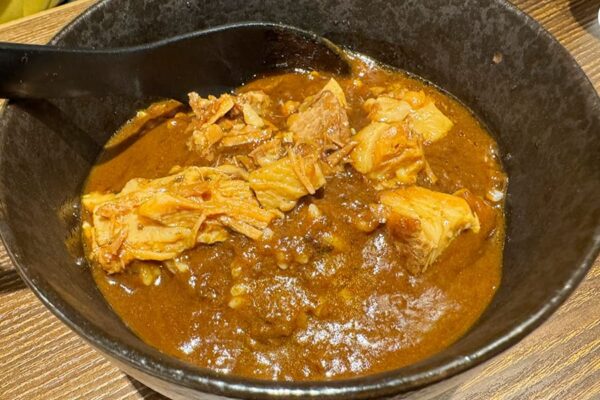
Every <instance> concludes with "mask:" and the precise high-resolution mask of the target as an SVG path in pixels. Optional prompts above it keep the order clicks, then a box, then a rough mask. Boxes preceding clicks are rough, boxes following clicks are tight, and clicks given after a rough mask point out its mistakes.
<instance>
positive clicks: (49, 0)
mask: <svg viewBox="0 0 600 400" xmlns="http://www.w3.org/2000/svg"><path fill="white" fill-rule="evenodd" d="M65 2H66V1H64V0H0V24H2V23H5V22H8V21H12V20H14V19H17V18H23V17H26V16H28V15H31V14H35V13H36V12H39V11H42V10H47V9H48V8H51V7H54V6H56V5H58V4H60V3H65Z"/></svg>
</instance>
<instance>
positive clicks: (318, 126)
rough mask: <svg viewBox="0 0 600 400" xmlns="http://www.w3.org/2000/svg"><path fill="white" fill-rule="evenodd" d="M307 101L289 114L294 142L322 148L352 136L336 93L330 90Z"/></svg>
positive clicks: (339, 145) (333, 147)
mask: <svg viewBox="0 0 600 400" xmlns="http://www.w3.org/2000/svg"><path fill="white" fill-rule="evenodd" d="M305 103H306V104H305ZM305 103H303V104H302V105H301V106H300V111H299V112H298V113H296V114H293V115H291V116H290V117H289V118H288V127H289V129H290V131H291V132H292V134H293V141H294V143H311V144H314V145H315V146H316V147H318V148H319V149H321V151H322V152H325V151H328V150H336V149H337V148H339V147H343V146H344V145H345V144H346V143H347V142H348V141H349V139H350V126H349V123H348V115H347V114H346V110H345V109H344V107H343V105H342V104H341V103H340V101H339V100H338V98H337V97H336V95H335V94H334V93H332V92H331V91H329V90H326V91H323V92H321V93H320V94H318V95H317V96H315V97H314V99H312V100H311V101H310V102H305Z"/></svg>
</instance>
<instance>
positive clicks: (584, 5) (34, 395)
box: [0, 0, 600, 400]
mask: <svg viewBox="0 0 600 400" xmlns="http://www.w3.org/2000/svg"><path fill="white" fill-rule="evenodd" d="M95 2H96V0H80V1H77V2H74V3H70V4H68V5H66V6H63V7H59V8H56V9H53V10H50V11H47V12H43V13H40V14H37V15H34V16H31V17H28V18H26V19H24V20H20V21H15V22H11V23H9V24H4V25H0V41H14V42H21V43H45V42H47V41H48V40H49V39H50V38H51V37H52V36H53V35H54V34H55V33H56V32H57V31H58V30H59V29H60V28H61V27H62V26H64V25H65V24H66V23H68V22H69V21H71V20H72V19H73V18H74V17H76V16H77V15H79V14H80V13H81V12H82V11H84V10H85V9H87V8H88V7H89V6H90V5H92V4H93V3H95ZM515 3H516V4H517V5H518V6H519V7H520V8H521V9H523V10H524V11H526V12H527V13H528V14H530V15H531V16H533V17H534V18H536V19H537V20H538V21H540V22H541V23H542V24H543V25H544V26H545V27H546V28H547V29H548V30H549V31H550V32H551V33H552V34H553V35H555V36H556V37H557V39H558V40H560V42H561V43H562V44H563V45H564V46H565V47H566V48H567V49H568V50H569V51H570V52H571V53H572V54H573V55H574V57H575V59H576V60H577V61H578V62H579V64H580V65H581V66H582V68H583V69H584V71H585V72H586V74H587V75H588V77H589V78H590V80H591V81H592V83H593V85H594V87H595V88H596V90H599V91H600V26H598V23H597V17H596V16H597V12H598V7H600V2H599V1H597V0H555V1H552V0H544V1H539V0H516V1H515ZM599 292H600V259H598V260H596V262H595V264H594V267H593V268H592V270H591V271H590V272H589V273H588V276H587V277H586V279H585V281H584V282H583V283H582V284H581V286H580V287H579V288H578V289H577V290H576V291H575V293H574V294H573V295H572V296H571V298H569V300H568V301H567V302H566V303H565V304H564V305H563V306H561V307H560V309H559V310H558V311H557V313H556V314H555V315H554V316H552V318H550V320H548V321H547V322H546V323H544V324H543V325H542V326H541V327H540V328H538V329H537V330H536V331H535V332H533V333H532V334H530V335H529V336H527V337H526V338H525V339H524V340H523V341H522V342H520V343H519V344H518V345H516V346H514V347H512V348H511V349H510V350H508V351H506V352H504V353H503V354H501V355H499V356H497V357H495V358H494V359H492V360H490V361H488V362H486V363H484V364H483V365H480V366H478V367H476V368H473V369H471V370H470V371H467V372H466V373H464V374H461V375H459V376H457V377H453V378H451V379H448V380H445V381H443V382H440V383H438V384H435V385H432V386H429V387H427V388H425V389H422V390H420V391H417V392H413V393H408V394H404V395H401V396H398V399H482V400H483V399H486V400H487V399H551V398H556V399H600V296H599V295H598V293H599ZM72 398H79V399H164V398H163V397H162V396H160V395H159V394H157V393H155V392H153V391H152V390H150V389H148V388H146V387H145V386H143V385H141V384H140V383H138V382H135V381H133V380H132V379H130V378H127V377H126V376H125V375H124V374H123V373H122V372H120V371H119V370H118V369H117V368H115V367H113V366H112V365H111V364H109V363H108V362H107V361H106V360H104V358H103V357H102V356H100V355H99V354H98V353H97V352H96V351H95V350H93V349H92V348H91V347H89V346H88V345H87V344H85V343H84V342H83V341H82V340H81V339H79V337H77V336H76V335H75V334H74V333H72V332H71V331H70V330H69V329H68V328H67V327H66V326H64V325H63V324H62V322H60V321H59V320H58V319H56V318H55V317H54V316H53V315H51V314H50V312H49V311H47V310H46V309H45V307H44V306H43V305H42V304H41V303H40V302H39V301H38V300H37V298H35V296H34V295H33V293H31V291H29V290H28V289H27V288H26V287H25V285H24V284H23V282H22V281H21V280H20V278H19V277H18V275H17V274H16V272H15V270H14V267H13V265H12V263H11V262H10V260H9V259H8V257H7V255H6V251H5V249H4V247H3V246H1V245H0V399H2V400H3V399H12V400H25V399H72Z"/></svg>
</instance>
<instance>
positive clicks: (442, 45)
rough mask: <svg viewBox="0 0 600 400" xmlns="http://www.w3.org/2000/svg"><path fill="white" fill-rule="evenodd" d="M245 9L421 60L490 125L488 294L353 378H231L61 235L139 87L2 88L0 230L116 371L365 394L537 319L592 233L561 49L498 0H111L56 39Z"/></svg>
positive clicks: (387, 55)
mask: <svg viewBox="0 0 600 400" xmlns="http://www.w3.org/2000/svg"><path fill="white" fill-rule="evenodd" d="M250 20H252V21H274V22H283V23H285V24H290V25H294V26H297V27H300V28H304V29H308V30H313V31H315V32H317V33H319V34H322V35H324V36H326V37H328V38H330V39H332V40H333V41H334V42H337V43H339V44H341V45H344V46H346V47H348V48H350V49H352V50H356V51H359V52H362V53H365V54H367V55H369V56H372V57H374V58H376V59H378V60H380V61H382V62H384V63H387V64H390V65H393V66H396V67H399V68H402V69H405V70H408V71H410V72H414V73H416V74H418V75H421V76H422V77H424V78H426V79H429V80H431V81H432V82H434V83H436V84H438V85H439V86H441V87H443V88H445V89H447V90H448V91H449V92H451V93H452V94H454V95H455V96H456V97H458V98H459V99H460V100H461V101H463V102H464V104H466V105H467V106H468V107H470V108H471V109H472V110H473V111H474V113H475V114H476V115H477V116H478V117H479V118H480V119H481V120H482V121H484V122H485V123H486V124H487V126H488V127H489V129H490V130H491V132H492V133H493V134H495V136H496V139H497V140H498V143H499V144H500V147H501V150H502V154H503V162H504V165H505V167H506V169H507V171H508V174H509V176H510V186H509V194H508V227H507V242H506V247H505V251H504V275H503V279H502V284H501V287H500V290H499V291H498V294H497V295H496V297H495V299H494V301H493V303H492V304H491V305H490V307H489V309H488V310H487V311H486V312H485V314H484V315H483V316H482V317H481V319H480V321H479V322H478V323H477V324H476V326H475V327H473V329H471V330H470V332H469V333H468V334H466V335H465V336H464V337H463V338H462V339H460V340H459V341H458V342H456V343H455V344H453V345H452V346H450V347H449V348H447V349H446V350H444V351H443V352H441V353H439V354H437V355H435V356H433V357H431V358H428V359H426V360H424V361H422V362H419V363H417V364H414V365H411V366H408V367H405V368H401V369H397V370H395V371H390V372H386V373H381V374H377V375H372V376H368V377H363V378H357V379H348V380H340V381H334V382H310V383H296V382H286V383H274V382H267V381H258V380H249V379H241V378H237V377H234V376H227V375H222V374H218V373H216V372H212V371H208V370H205V369H200V368H196V367H194V366H192V365H190V364H187V363H185V362H182V361H179V360H177V359H174V358H172V357H170V356H167V355H165V354H162V353H160V352H159V351H157V350H156V349H153V348H151V347H149V346H148V345H146V344H145V343H143V342H142V341H141V340H140V339H138V338H137V337H136V336H135V335H134V334H133V333H132V332H131V331H129V330H128V329H127V328H126V326H125V325H124V324H123V323H122V322H121V321H120V319H119V318H118V317H117V315H116V314H114V313H113V312H112V310H111V309H110V307H109V306H108V305H107V303H106V302H105V301H104V299H103V297H102V296H101V294H100V292H99V291H98V290H97V288H96V286H95V284H94V281H93V279H92V277H91V274H90V273H89V270H88V268H87V267H86V266H85V263H81V260H78V259H77V257H76V256H74V255H73V251H74V250H75V251H76V250H77V249H78V248H79V246H77V241H76V240H75V241H72V240H71V241H67V243H71V244H72V243H75V246H68V245H67V244H66V242H65V239H66V238H68V237H70V236H72V234H73V233H72V230H73V228H74V226H76V224H77V221H76V218H75V217H74V216H73V214H77V212H76V210H74V209H73V208H72V207H73V206H72V205H73V204H76V203H77V197H78V195H79V193H80V190H81V187H82V183H83V181H84V179H85V178H86V175H87V174H88V171H89V169H90V166H91V165H92V164H93V162H94V159H95V157H96V156H97V154H98V151H99V149H100V146H101V145H102V144H103V143H104V142H105V141H106V140H107V138H108V137H109V136H110V134H111V133H112V132H114V131H115V130H116V128H117V127H118V126H119V125H121V124H122V123H123V122H124V121H125V120H126V119H127V118H128V117H130V116H131V115H133V113H134V112H135V110H136V109H137V108H139V107H142V106H143V105H144V104H146V101H147V100H145V99H140V100H139V101H137V102H132V101H130V100H127V99H122V98H103V99H98V98H93V99H85V100H60V101H59V100H53V101H28V102H11V103H9V104H8V105H7V106H6V108H5V109H4V114H3V117H2V119H1V121H0V146H1V147H0V193H1V194H0V199H1V225H0V230H1V232H2V237H3V239H4V241H5V243H6V245H7V247H8V249H9V251H10V253H11V256H12V259H13V261H14V262H15V264H16V265H17V267H18V269H19V272H20V274H21V276H22V277H23V279H24V280H25V281H26V282H27V284H28V285H29V286H30V287H31V288H32V290H33V291H34V292H35V293H36V294H37V295H38V296H39V297H40V299H41V300H42V301H43V302H44V304H45V305H46V306H48V307H49V308H50V309H51V310H52V311H53V312H54V313H55V314H56V315H57V316H58V317H59V318H60V319H61V320H63V321H64V322H65V323H66V324H67V325H69V326H70V327H71V328H72V329H73V330H75V331H76V332H77V333H78V334H79V335H81V336H82V337H83V338H85V339H86V340H87V341H89V342H90V343H91V344H92V345H93V346H95V347H96V348H97V349H99V350H100V351H101V352H102V353H104V354H105V355H106V356H107V357H109V358H110V359H112V360H113V361H114V362H116V363H117V364H118V365H119V366H120V367H121V368H122V369H123V370H124V371H125V372H126V373H128V374H130V375H132V376H133V377H135V378H136V379H138V380H140V381H141V382H143V383H145V384H147V385H148V386H150V387H152V388H154V389H156V390H158V391H159V392H162V393H165V394H167V395H169V396H175V397H177V396H180V397H187V398H190V397H194V396H196V397H199V396H201V394H202V393H213V394H218V395H226V396H239V397H300V396H312V397H319V398H325V397H328V398H337V397H369V396H377V395H384V394H391V393H395V392H399V391H405V390H409V389H413V388H416V387H419V386H422V385H425V384H428V383H431V382H434V381H438V380H440V379H443V378H445V377H448V376H450V375H453V374H456V373H458V372H461V371H464V370H465V369H467V368H469V367H472V366H474V365H476V364H478V363H481V362H482V361H484V360H486V359H488V358H490V357H491V356H493V355H495V354H497V353H499V352H500V351H502V350H504V349H506V348H507V347H508V346H510V345H512V344H514V343H516V342H517V341H518V340H520V339H521V338H522V337H523V336H525V335H526V334H527V333H528V332H530V331H531V330H532V329H534V328H535V327H536V326H538V325H539V324H540V323H541V322H542V321H543V320H544V319H546V318H547V317H548V316H549V315H550V314H551V313H552V312H553V311H554V310H555V309H556V308H557V307H558V305H559V304H560V303H562V302H563V301H564V300H565V298H566V297H567V296H568V294H569V293H571V291H573V289H574V288H575V286H576V285H577V283H578V282H579V281H581V279H582V278H583V277H584V275H585V273H586V271H587V270H588V268H589V267H590V265H591V263H592V261H593V260H594V258H595V257H596V255H597V252H598V248H599V241H600V229H599V218H600V217H599V215H600V200H599V199H600V138H599V137H598V134H599V133H600V99H599V98H598V95H597V94H596V92H595V91H594V89H593V87H592V85H591V84H590V83H589V81H588V80H587V78H586V77H585V75H584V74H583V72H582V71H581V70H580V69H579V67H578V66H577V64H576V63H575V61H574V60H573V59H572V58H571V57H570V55H569V54H568V53H567V51H565V49H563V48H562V47H561V46H560V45H559V44H558V43H557V42H556V41H555V40H554V39H553V38H552V37H551V36H550V35H549V34H548V33H547V32H546V31H545V30H544V29H543V28H542V27H540V25H538V24H537V23H536V22H535V21H533V20H531V19H530V18H528V17H527V16H526V15H524V14H523V13H521V12H519V11H518V10H517V9H515V8H514V7H512V6H510V5H509V4H508V3H506V2H505V1H500V0H497V1H486V2H479V1H471V2H465V1H463V0H439V1H435V0H423V1H397V2H390V1H387V0H371V1H365V0H345V1H339V0H285V1H277V0H218V1H210V2H208V1H199V0H197V1H190V0H128V1H125V0H105V1H102V2H100V3H99V4H98V5H96V6H95V7H93V8H92V9H91V10H89V11H88V12H86V13H85V14H84V15H83V16H81V17H80V18H79V19H77V20H76V21H75V22H73V23H72V24H71V25H70V26H69V27H67V28H66V29H65V30H63V31H62V32H61V33H60V34H59V35H58V36H57V37H56V38H55V39H54V43H55V44H57V45H60V46H93V47H106V46H120V45H132V44H139V43H143V42H148V41H153V40H156V39H160V38H164V37H166V36H170V35H175V34H179V33H183V32H188V31H192V30H196V29H201V28H206V27H208V26H214V25H220V24H224V23H231V22H238V21H250ZM500 54H501V55H502V57H499V55H500ZM495 55H496V57H494V56H495ZM500 58H501V60H500ZM494 60H495V61H496V62H494ZM174 71H176V67H174ZM90 79H94V77H93V76H90ZM73 247H74V248H73Z"/></svg>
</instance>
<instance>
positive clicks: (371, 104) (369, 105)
mask: <svg viewBox="0 0 600 400" xmlns="http://www.w3.org/2000/svg"><path fill="white" fill-rule="evenodd" d="M363 108H364V109H365V110H366V111H367V112H368V113H369V115H368V118H369V119H370V120H371V121H374V122H388V123H393V122H396V123H399V122H402V121H404V119H405V118H406V117H407V116H408V115H409V114H410V112H411V111H412V108H411V106H410V104H408V103H407V102H406V101H404V100H398V99H395V98H393V97H388V96H379V97H377V98H376V99H368V100H367V101H365V103H364V104H363Z"/></svg>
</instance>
